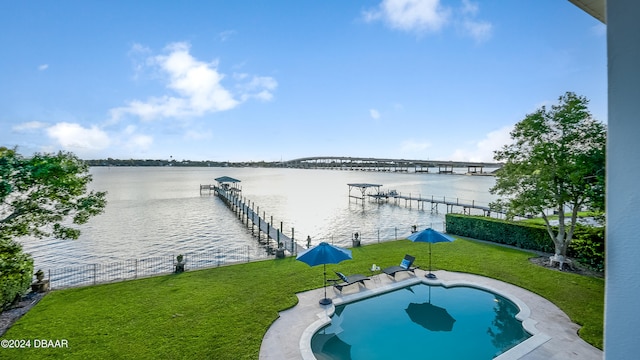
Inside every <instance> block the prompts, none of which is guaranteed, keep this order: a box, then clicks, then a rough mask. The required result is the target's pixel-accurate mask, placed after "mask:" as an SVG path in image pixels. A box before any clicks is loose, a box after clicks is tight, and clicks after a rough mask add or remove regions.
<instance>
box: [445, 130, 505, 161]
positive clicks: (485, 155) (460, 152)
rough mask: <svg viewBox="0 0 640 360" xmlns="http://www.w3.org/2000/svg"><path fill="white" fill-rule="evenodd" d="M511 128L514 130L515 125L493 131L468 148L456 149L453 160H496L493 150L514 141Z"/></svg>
mask: <svg viewBox="0 0 640 360" xmlns="http://www.w3.org/2000/svg"><path fill="white" fill-rule="evenodd" d="M511 130H513V125H510V126H505V127H503V128H501V129H498V130H495V131H492V132H490V133H488V134H487V135H486V136H485V137H484V139H482V140H479V141H474V142H471V143H470V144H469V146H468V147H466V148H462V149H456V150H455V152H454V153H453V155H452V156H451V159H452V160H453V161H476V162H494V161H495V160H494V159H493V152H494V151H496V150H500V149H502V147H503V146H504V145H506V144H510V143H511V142H512V140H511V135H510V133H511Z"/></svg>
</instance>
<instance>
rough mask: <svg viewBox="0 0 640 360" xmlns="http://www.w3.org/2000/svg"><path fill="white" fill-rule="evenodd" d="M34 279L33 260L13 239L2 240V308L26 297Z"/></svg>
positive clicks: (0, 303)
mask: <svg viewBox="0 0 640 360" xmlns="http://www.w3.org/2000/svg"><path fill="white" fill-rule="evenodd" d="M32 278H33V259H32V258H31V256H30V255H29V254H25V253H23V252H22V246H20V244H18V243H16V242H15V241H13V240H11V239H6V238H5V239H0V307H1V308H2V309H4V308H6V307H7V306H8V305H10V304H11V303H12V302H13V301H14V300H15V298H16V297H17V296H22V295H24V294H25V293H26V292H27V290H28V289H29V285H30V284H31V279H32Z"/></svg>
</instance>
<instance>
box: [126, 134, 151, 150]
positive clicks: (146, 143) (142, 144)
mask: <svg viewBox="0 0 640 360" xmlns="http://www.w3.org/2000/svg"><path fill="white" fill-rule="evenodd" d="M126 142H127V144H126V147H127V148H128V149H131V150H134V151H147V150H149V148H150V147H151V145H152V144H153V137H151V136H149V135H133V136H131V137H130V138H129V139H127V140H126Z"/></svg>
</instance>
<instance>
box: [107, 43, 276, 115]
mask: <svg viewBox="0 0 640 360" xmlns="http://www.w3.org/2000/svg"><path fill="white" fill-rule="evenodd" d="M132 51H135V52H140V51H143V52H144V51H146V48H144V47H142V46H141V45H137V44H136V45H134V48H133V50H132ZM189 51H190V45H189V44H188V43H184V42H179V43H173V44H170V45H169V46H167V47H166V48H165V52H166V54H164V55H158V56H155V57H149V58H148V59H147V61H146V66H152V67H155V68H157V69H158V70H159V71H160V73H161V74H163V75H164V76H165V77H166V79H167V83H166V87H167V89H169V90H171V92H172V93H171V94H167V95H163V96H157V97H149V98H148V99H147V100H137V99H136V100H132V101H129V102H128V104H127V105H126V106H123V107H118V108H114V109H111V116H112V119H113V120H116V121H117V120H119V119H120V118H121V117H123V116H125V115H134V116H138V117H140V118H141V119H143V120H154V119H158V118H168V117H171V118H183V117H192V116H201V115H204V114H207V113H212V112H219V111H226V110H230V109H233V108H235V107H236V106H238V105H239V104H240V103H241V102H242V101H245V100H246V99H248V98H252V97H253V98H259V99H262V100H270V99H271V98H272V97H273V91H274V90H275V88H276V87H277V85H278V84H277V82H276V81H275V80H274V79H273V78H270V77H258V76H253V77H251V80H250V81H249V82H247V83H244V84H241V86H240V87H239V88H240V90H241V92H240V94H239V99H240V100H238V99H236V98H235V97H234V95H233V94H232V93H231V92H230V91H229V90H228V89H227V88H225V87H224V86H223V85H222V80H223V79H224V77H225V76H224V74H222V73H220V72H219V71H218V62H217V61H213V62H209V63H206V62H203V61H200V60H198V59H196V58H194V57H193V56H192V55H191V54H190V52H189Z"/></svg>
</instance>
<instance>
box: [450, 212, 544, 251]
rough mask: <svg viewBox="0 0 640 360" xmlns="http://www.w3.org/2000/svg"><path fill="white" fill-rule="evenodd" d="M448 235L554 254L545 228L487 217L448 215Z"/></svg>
mask: <svg viewBox="0 0 640 360" xmlns="http://www.w3.org/2000/svg"><path fill="white" fill-rule="evenodd" d="M446 227H447V233H450V234H453V235H460V236H466V237H470V238H474V239H479V240H487V241H493V242H496V243H500V244H506V245H513V246H516V247H519V248H522V249H529V250H537V251H544V252H553V251H554V245H553V241H551V239H550V238H549V234H548V233H547V230H546V228H545V227H544V226H541V225H537V224H523V223H516V222H511V221H507V220H500V219H494V218H490V217H486V216H472V215H462V214H447V215H446Z"/></svg>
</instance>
